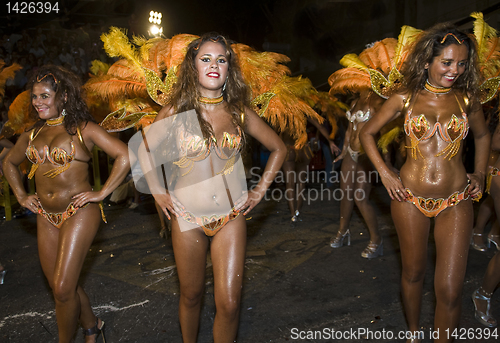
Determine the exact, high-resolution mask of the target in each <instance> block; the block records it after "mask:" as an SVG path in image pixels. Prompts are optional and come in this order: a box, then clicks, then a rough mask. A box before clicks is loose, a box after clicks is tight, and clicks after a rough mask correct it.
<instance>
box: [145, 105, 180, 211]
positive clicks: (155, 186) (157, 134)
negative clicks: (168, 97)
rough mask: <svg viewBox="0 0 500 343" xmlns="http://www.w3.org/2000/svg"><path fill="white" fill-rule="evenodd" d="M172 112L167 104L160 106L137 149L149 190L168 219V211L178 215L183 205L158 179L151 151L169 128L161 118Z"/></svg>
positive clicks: (170, 114)
mask: <svg viewBox="0 0 500 343" xmlns="http://www.w3.org/2000/svg"><path fill="white" fill-rule="evenodd" d="M173 114H174V110H173V108H172V107H170V106H167V107H164V108H162V109H161V110H160V112H159V113H158V115H157V116H156V118H155V121H154V123H153V124H152V125H150V126H148V127H147V128H145V129H144V132H143V141H142V143H141V144H140V145H139V149H138V158H139V163H140V165H141V169H142V172H143V174H144V177H145V179H146V182H147V184H148V187H149V190H150V191H151V194H152V195H153V197H154V198H155V201H156V203H157V204H158V206H159V207H160V208H161V209H162V211H163V213H164V214H165V216H166V217H167V218H168V219H171V218H170V213H173V214H174V215H175V216H176V217H178V216H179V214H180V213H182V212H183V210H184V207H183V206H182V204H181V203H180V202H179V201H178V200H177V199H175V198H174V197H173V196H171V195H170V193H169V191H168V189H167V188H166V185H164V184H163V183H162V182H160V180H159V179H158V174H157V172H156V168H157V167H156V165H155V164H154V161H153V158H152V154H151V152H153V151H154V150H155V149H156V147H157V146H158V145H159V144H160V143H161V142H162V141H163V139H164V137H165V130H168V129H169V128H168V125H165V124H164V121H163V120H164V119H166V118H168V117H170V116H172V115H173ZM162 121H163V122H162Z"/></svg>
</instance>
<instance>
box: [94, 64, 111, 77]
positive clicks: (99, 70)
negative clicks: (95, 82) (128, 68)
mask: <svg viewBox="0 0 500 343" xmlns="http://www.w3.org/2000/svg"><path fill="white" fill-rule="evenodd" d="M109 67H110V65H109V64H108V63H104V62H102V61H99V60H93V61H92V65H91V66H90V72H91V73H92V74H93V75H95V76H102V75H104V74H106V73H107V72H108V70H109Z"/></svg>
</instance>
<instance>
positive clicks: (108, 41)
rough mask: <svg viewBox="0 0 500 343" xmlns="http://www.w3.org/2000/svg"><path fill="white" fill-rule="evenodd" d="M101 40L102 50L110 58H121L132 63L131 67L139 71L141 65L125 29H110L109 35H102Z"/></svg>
mask: <svg viewBox="0 0 500 343" xmlns="http://www.w3.org/2000/svg"><path fill="white" fill-rule="evenodd" d="M101 40H102V41H103V43H104V50H106V53H107V54H108V55H109V56H110V57H123V58H126V59H127V60H128V61H130V62H132V64H133V66H134V67H135V68H136V69H137V70H140V68H141V63H140V60H139V55H138V53H137V50H136V48H135V47H134V46H133V45H132V44H131V43H130V41H129V39H128V37H127V35H126V30H125V29H120V28H117V27H111V28H110V30H109V33H107V34H106V33H103V34H102V35H101Z"/></svg>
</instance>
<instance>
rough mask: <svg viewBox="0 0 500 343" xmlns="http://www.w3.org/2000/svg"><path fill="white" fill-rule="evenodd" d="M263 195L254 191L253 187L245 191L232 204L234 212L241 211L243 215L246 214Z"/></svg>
mask: <svg viewBox="0 0 500 343" xmlns="http://www.w3.org/2000/svg"><path fill="white" fill-rule="evenodd" d="M262 198H263V195H261V194H260V192H257V191H255V190H254V189H252V190H250V191H248V192H245V194H243V196H241V197H240V198H239V199H238V200H236V203H235V204H234V210H235V211H236V212H242V211H243V215H244V216H246V215H247V214H248V213H249V212H250V211H251V210H252V209H253V208H254V207H255V206H257V204H258V203H259V202H260V201H261V200H262Z"/></svg>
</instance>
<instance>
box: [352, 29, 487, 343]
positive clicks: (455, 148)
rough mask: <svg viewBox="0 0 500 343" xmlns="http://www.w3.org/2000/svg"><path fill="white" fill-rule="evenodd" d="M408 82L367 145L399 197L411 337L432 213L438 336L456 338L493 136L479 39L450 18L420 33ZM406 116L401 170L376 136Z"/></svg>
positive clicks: (366, 134)
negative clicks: (465, 157)
mask: <svg viewBox="0 0 500 343" xmlns="http://www.w3.org/2000/svg"><path fill="white" fill-rule="evenodd" d="M403 74H404V77H405V80H406V88H405V90H402V91H401V92H399V93H396V94H394V95H393V96H391V97H390V98H389V99H388V100H387V101H386V102H385V103H384V105H383V106H382V108H381V109H380V111H379V112H378V113H377V115H375V116H374V118H372V119H371V120H370V121H369V122H368V123H367V124H366V125H365V126H364V128H363V129H362V130H361V135H360V138H361V143H362V145H363V147H364V149H365V151H366V153H367V155H368V157H369V158H370V159H371V161H372V163H373V165H374V166H375V168H376V169H377V170H378V172H379V174H380V177H381V180H382V183H383V184H384V186H385V187H386V189H387V191H388V193H389V195H390V197H391V199H392V202H391V213H392V218H393V220H394V224H395V226H396V231H397V233H398V238H399V244H400V247H401V260H402V267H403V270H402V277H401V288H402V297H403V305H404V309H405V313H406V318H407V321H408V326H409V330H410V331H411V332H412V333H413V335H412V336H411V337H409V339H408V341H407V342H420V341H421V339H422V338H423V337H422V336H421V334H422V333H423V332H421V331H419V328H420V326H419V323H420V308H421V303H422V288H423V281H424V275H425V269H426V262H427V252H428V240H429V234H430V224H431V218H434V241H435V244H436V266H435V276H434V289H435V293H436V309H435V318H434V330H435V331H438V330H439V338H437V339H435V341H436V342H450V341H452V338H451V337H450V335H447V334H446V333H447V332H452V331H453V329H455V328H456V327H457V326H458V323H459V320H460V312H461V302H462V288H463V282H464V277H465V270H466V267H467V255H468V251H469V244H470V239H471V235H472V226H473V220H474V212H473V209H472V199H474V198H479V197H480V196H481V192H482V189H483V185H484V181H485V173H486V164H487V161H488V152H489V142H490V135H489V132H488V129H487V127H486V124H485V120H484V116H483V112H482V108H481V104H480V101H479V99H478V96H477V95H478V86H479V71H478V65H477V51H476V47H475V43H474V41H473V40H472V39H471V38H470V37H469V36H468V35H467V34H465V33H464V32H462V31H460V30H458V29H456V28H455V27H454V26H452V25H449V24H439V25H436V26H434V27H433V28H431V29H429V30H427V31H424V32H423V33H421V34H420V35H419V36H418V38H417V40H416V42H415V44H414V47H413V49H412V50H411V52H410V54H409V56H408V58H407V60H406V66H405V68H404V69H403ZM400 116H404V131H405V133H406V137H405V146H406V148H407V149H408V154H407V157H406V161H405V162H404V164H403V166H402V167H401V170H400V173H399V175H398V174H397V173H395V172H394V171H392V170H391V169H389V167H388V166H387V165H386V164H385V163H384V160H383V159H382V156H381V155H380V153H379V151H378V150H377V146H376V142H375V139H374V137H375V135H376V134H377V133H378V132H379V131H380V130H381V129H382V127H383V126H384V125H385V124H387V123H388V122H390V121H392V120H394V119H396V118H397V117H400ZM469 129H470V130H471V131H472V133H473V135H474V143H475V162H474V168H475V169H474V173H472V174H468V173H467V172H466V170H465V167H464V163H463V161H462V153H463V151H464V147H463V144H462V140H463V139H464V138H465V137H466V135H467V133H468V131H469Z"/></svg>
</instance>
